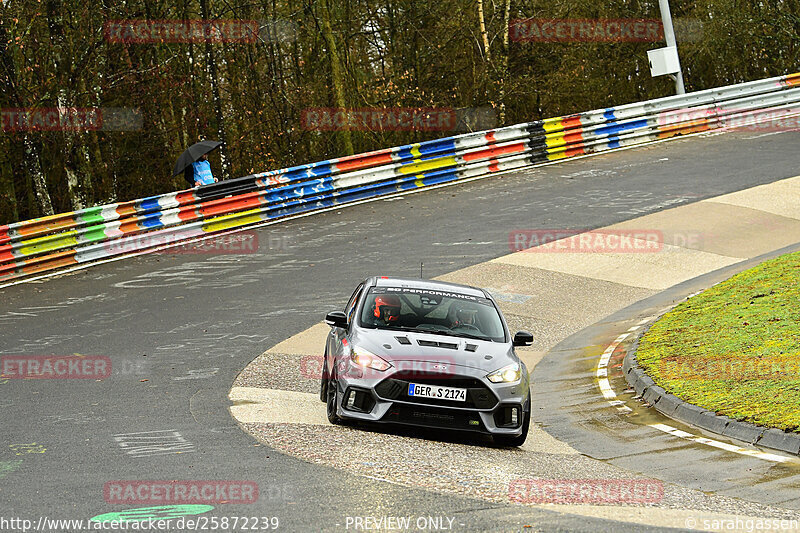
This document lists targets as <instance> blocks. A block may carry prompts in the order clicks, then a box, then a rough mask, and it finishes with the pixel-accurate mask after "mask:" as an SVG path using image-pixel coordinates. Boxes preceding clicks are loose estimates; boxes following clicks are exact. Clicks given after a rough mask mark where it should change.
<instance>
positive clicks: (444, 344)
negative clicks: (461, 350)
mask: <svg viewBox="0 0 800 533" xmlns="http://www.w3.org/2000/svg"><path fill="white" fill-rule="evenodd" d="M417 344H419V345H420V346H429V347H434V348H448V349H450V350H458V344H455V343H452V342H436V341H426V340H422V339H418V340H417Z"/></svg>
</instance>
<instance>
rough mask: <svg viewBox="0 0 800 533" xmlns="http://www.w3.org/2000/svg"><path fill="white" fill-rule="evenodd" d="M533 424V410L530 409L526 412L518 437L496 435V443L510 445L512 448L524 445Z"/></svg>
mask: <svg viewBox="0 0 800 533" xmlns="http://www.w3.org/2000/svg"><path fill="white" fill-rule="evenodd" d="M530 425H531V410H530V408H529V409H528V412H527V413H525V418H524V419H523V420H522V433H520V434H519V435H518V436H516V437H508V436H505V435H495V436H494V437H492V440H494V443H495V444H497V445H499V446H508V447H512V448H516V447H517V446H522V445H523V444H524V443H525V439H527V438H528V428H529V427H530Z"/></svg>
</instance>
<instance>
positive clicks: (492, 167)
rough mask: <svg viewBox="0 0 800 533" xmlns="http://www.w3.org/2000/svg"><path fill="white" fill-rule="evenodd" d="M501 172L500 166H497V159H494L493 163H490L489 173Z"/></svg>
mask: <svg viewBox="0 0 800 533" xmlns="http://www.w3.org/2000/svg"><path fill="white" fill-rule="evenodd" d="M499 170H500V165H498V164H497V159H492V162H491V163H489V172H498V171H499Z"/></svg>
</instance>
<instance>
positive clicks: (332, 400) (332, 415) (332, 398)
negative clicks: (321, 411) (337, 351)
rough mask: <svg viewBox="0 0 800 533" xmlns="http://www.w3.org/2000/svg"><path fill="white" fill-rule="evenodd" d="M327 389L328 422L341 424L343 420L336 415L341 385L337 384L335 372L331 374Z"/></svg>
mask: <svg viewBox="0 0 800 533" xmlns="http://www.w3.org/2000/svg"><path fill="white" fill-rule="evenodd" d="M326 388H327V389H328V390H327V392H328V401H327V404H328V405H327V411H328V422H330V423H331V424H337V425H338V424H341V423H342V419H341V418H339V415H337V414H336V409H337V408H338V406H339V383H338V382H337V380H336V375H335V374H334V373H333V372H331V377H330V379H329V380H328V383H327V384H326Z"/></svg>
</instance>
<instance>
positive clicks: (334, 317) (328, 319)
mask: <svg viewBox="0 0 800 533" xmlns="http://www.w3.org/2000/svg"><path fill="white" fill-rule="evenodd" d="M325 323H326V324H328V325H329V326H331V327H334V328H346V327H347V315H345V314H344V313H342V312H341V311H331V312H330V313H328V314H327V315H325Z"/></svg>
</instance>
